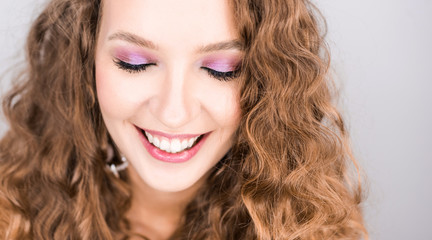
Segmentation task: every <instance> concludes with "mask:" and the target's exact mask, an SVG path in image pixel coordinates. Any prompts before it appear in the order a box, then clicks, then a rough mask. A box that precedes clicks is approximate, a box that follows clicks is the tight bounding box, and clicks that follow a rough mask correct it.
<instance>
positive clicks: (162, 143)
mask: <svg viewBox="0 0 432 240" xmlns="http://www.w3.org/2000/svg"><path fill="white" fill-rule="evenodd" d="M139 130H140V131H141V133H142V134H143V136H144V137H145V138H146V139H147V141H148V142H149V143H150V144H151V145H153V146H154V147H156V148H158V149H160V150H162V151H164V152H167V153H181V152H183V151H187V150H189V149H191V148H193V147H194V146H195V145H197V144H198V143H199V142H200V141H201V139H202V138H203V137H204V135H205V134H201V135H199V136H196V137H189V138H186V137H174V138H167V137H164V136H158V135H156V134H151V133H150V132H148V131H145V130H143V129H139Z"/></svg>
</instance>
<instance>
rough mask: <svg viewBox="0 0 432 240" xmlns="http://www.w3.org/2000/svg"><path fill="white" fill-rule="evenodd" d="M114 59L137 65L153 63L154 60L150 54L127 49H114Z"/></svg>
mask: <svg viewBox="0 0 432 240" xmlns="http://www.w3.org/2000/svg"><path fill="white" fill-rule="evenodd" d="M114 57H115V58H117V59H119V60H120V61H123V62H126V63H129V64H134V65H139V64H147V63H152V62H155V58H154V57H152V56H151V55H150V54H147V53H144V52H142V51H136V50H128V49H116V50H114Z"/></svg>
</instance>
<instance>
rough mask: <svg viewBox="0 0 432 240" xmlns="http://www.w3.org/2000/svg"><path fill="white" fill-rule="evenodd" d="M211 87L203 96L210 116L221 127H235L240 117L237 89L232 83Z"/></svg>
mask: <svg viewBox="0 0 432 240" xmlns="http://www.w3.org/2000/svg"><path fill="white" fill-rule="evenodd" d="M222 85H225V86H221V87H213V88H211V89H212V92H211V93H208V94H206V95H205V96H204V99H205V102H206V104H205V105H206V106H207V109H208V110H209V112H211V115H212V118H213V119H214V120H216V122H217V123H218V124H219V125H220V126H223V127H236V126H237V125H238V122H239V118H240V104H239V94H238V89H237V87H236V86H234V85H233V84H231V83H230V84H229V85H226V83H223V84H222Z"/></svg>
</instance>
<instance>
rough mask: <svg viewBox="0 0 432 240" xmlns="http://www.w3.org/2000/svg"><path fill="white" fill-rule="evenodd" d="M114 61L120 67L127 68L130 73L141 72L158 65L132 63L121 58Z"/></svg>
mask: <svg viewBox="0 0 432 240" xmlns="http://www.w3.org/2000/svg"><path fill="white" fill-rule="evenodd" d="M114 63H115V65H116V66H117V67H118V68H120V69H122V70H125V71H127V72H129V73H139V72H142V71H145V70H146V69H147V67H149V66H152V65H156V63H145V64H131V63H127V62H124V61H122V60H119V59H117V60H114Z"/></svg>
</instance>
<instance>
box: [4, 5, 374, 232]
mask: <svg viewBox="0 0 432 240" xmlns="http://www.w3.org/2000/svg"><path fill="white" fill-rule="evenodd" d="M100 5H101V2H100V0H75V1H71V0H53V1H51V2H50V3H49V4H48V5H47V7H46V8H45V10H44V11H43V12H42V13H41V14H40V16H39V17H38V18H37V20H36V21H35V23H34V24H33V26H32V28H31V31H30V33H29V37H28V40H27V59H28V69H27V70H26V74H25V75H23V76H22V78H21V81H20V82H19V84H16V86H15V87H14V88H13V89H12V90H11V91H10V92H9V94H8V95H7V96H6V97H5V99H4V100H3V111H4V114H5V116H6V118H7V120H8V122H9V123H10V129H9V131H8V132H7V133H6V135H5V136H4V137H3V138H2V139H1V141H0V172H1V175H0V237H1V238H4V239H46V238H51V239H85V240H90V239H108V240H109V239H126V238H128V237H130V236H132V235H134V233H132V232H130V230H129V229H130V227H129V222H128V220H127V219H126V218H125V213H126V211H127V210H128V209H129V208H130V206H131V203H130V196H131V194H132V193H131V190H130V187H129V179H128V176H127V174H125V173H122V175H121V178H120V179H117V178H115V177H113V176H112V174H110V173H109V172H108V171H107V170H106V168H105V164H106V159H107V155H108V149H109V145H110V144H111V140H110V137H109V135H108V132H107V130H106V128H105V126H104V123H103V120H102V117H101V113H100V109H99V105H98V102H97V101H96V87H95V81H94V53H95V43H96V39H97V33H98V23H99V20H100V16H101V6H100ZM231 5H232V9H233V14H234V17H235V19H236V23H237V30H238V33H239V35H240V37H241V40H242V41H243V45H244V51H245V56H244V59H243V61H242V71H241V76H240V77H239V79H238V81H240V83H241V86H242V87H241V98H240V105H241V110H242V117H241V123H240V125H239V129H238V130H237V132H236V138H235V139H236V140H235V143H234V145H233V147H232V149H231V151H230V154H228V155H227V156H226V157H224V158H223V159H222V160H221V161H220V162H219V163H218V164H217V165H216V166H215V167H214V168H213V170H212V173H211V174H210V176H209V178H208V180H207V182H206V183H205V185H204V186H203V187H202V189H201V190H200V191H199V192H198V194H197V196H196V198H195V199H193V200H192V202H191V203H190V204H189V205H188V206H187V208H186V210H185V212H184V216H183V218H182V220H181V223H180V225H179V227H178V229H177V230H176V232H175V233H174V235H173V236H172V237H171V238H172V239H288V240H302V239H303V240H304V239H309V240H314V239H360V238H361V237H366V238H367V233H366V230H365V228H364V224H363V220H362V214H361V209H360V207H359V204H360V203H361V189H360V183H359V182H358V183H356V182H355V181H352V180H350V179H351V178H350V177H349V171H348V169H349V168H348V167H349V165H347V164H350V163H354V164H355V160H354V159H353V157H352V156H351V154H350V149H349V142H348V137H347V132H346V130H345V127H344V123H343V120H342V118H341V116H340V114H339V113H338V111H337V110H336V109H335V107H334V104H333V103H332V95H333V94H332V92H331V88H330V86H331V81H330V79H329V78H328V67H329V54H328V51H327V48H326V46H325V42H324V40H323V34H322V32H321V30H320V24H321V23H323V22H324V21H320V20H321V18H318V17H320V15H319V12H318V11H317V10H316V9H315V8H314V7H313V5H312V4H311V3H310V2H309V1H307V0H234V1H232V2H231ZM17 80H18V79H17ZM114 158H115V160H118V159H117V158H118V156H115V157H114Z"/></svg>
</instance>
